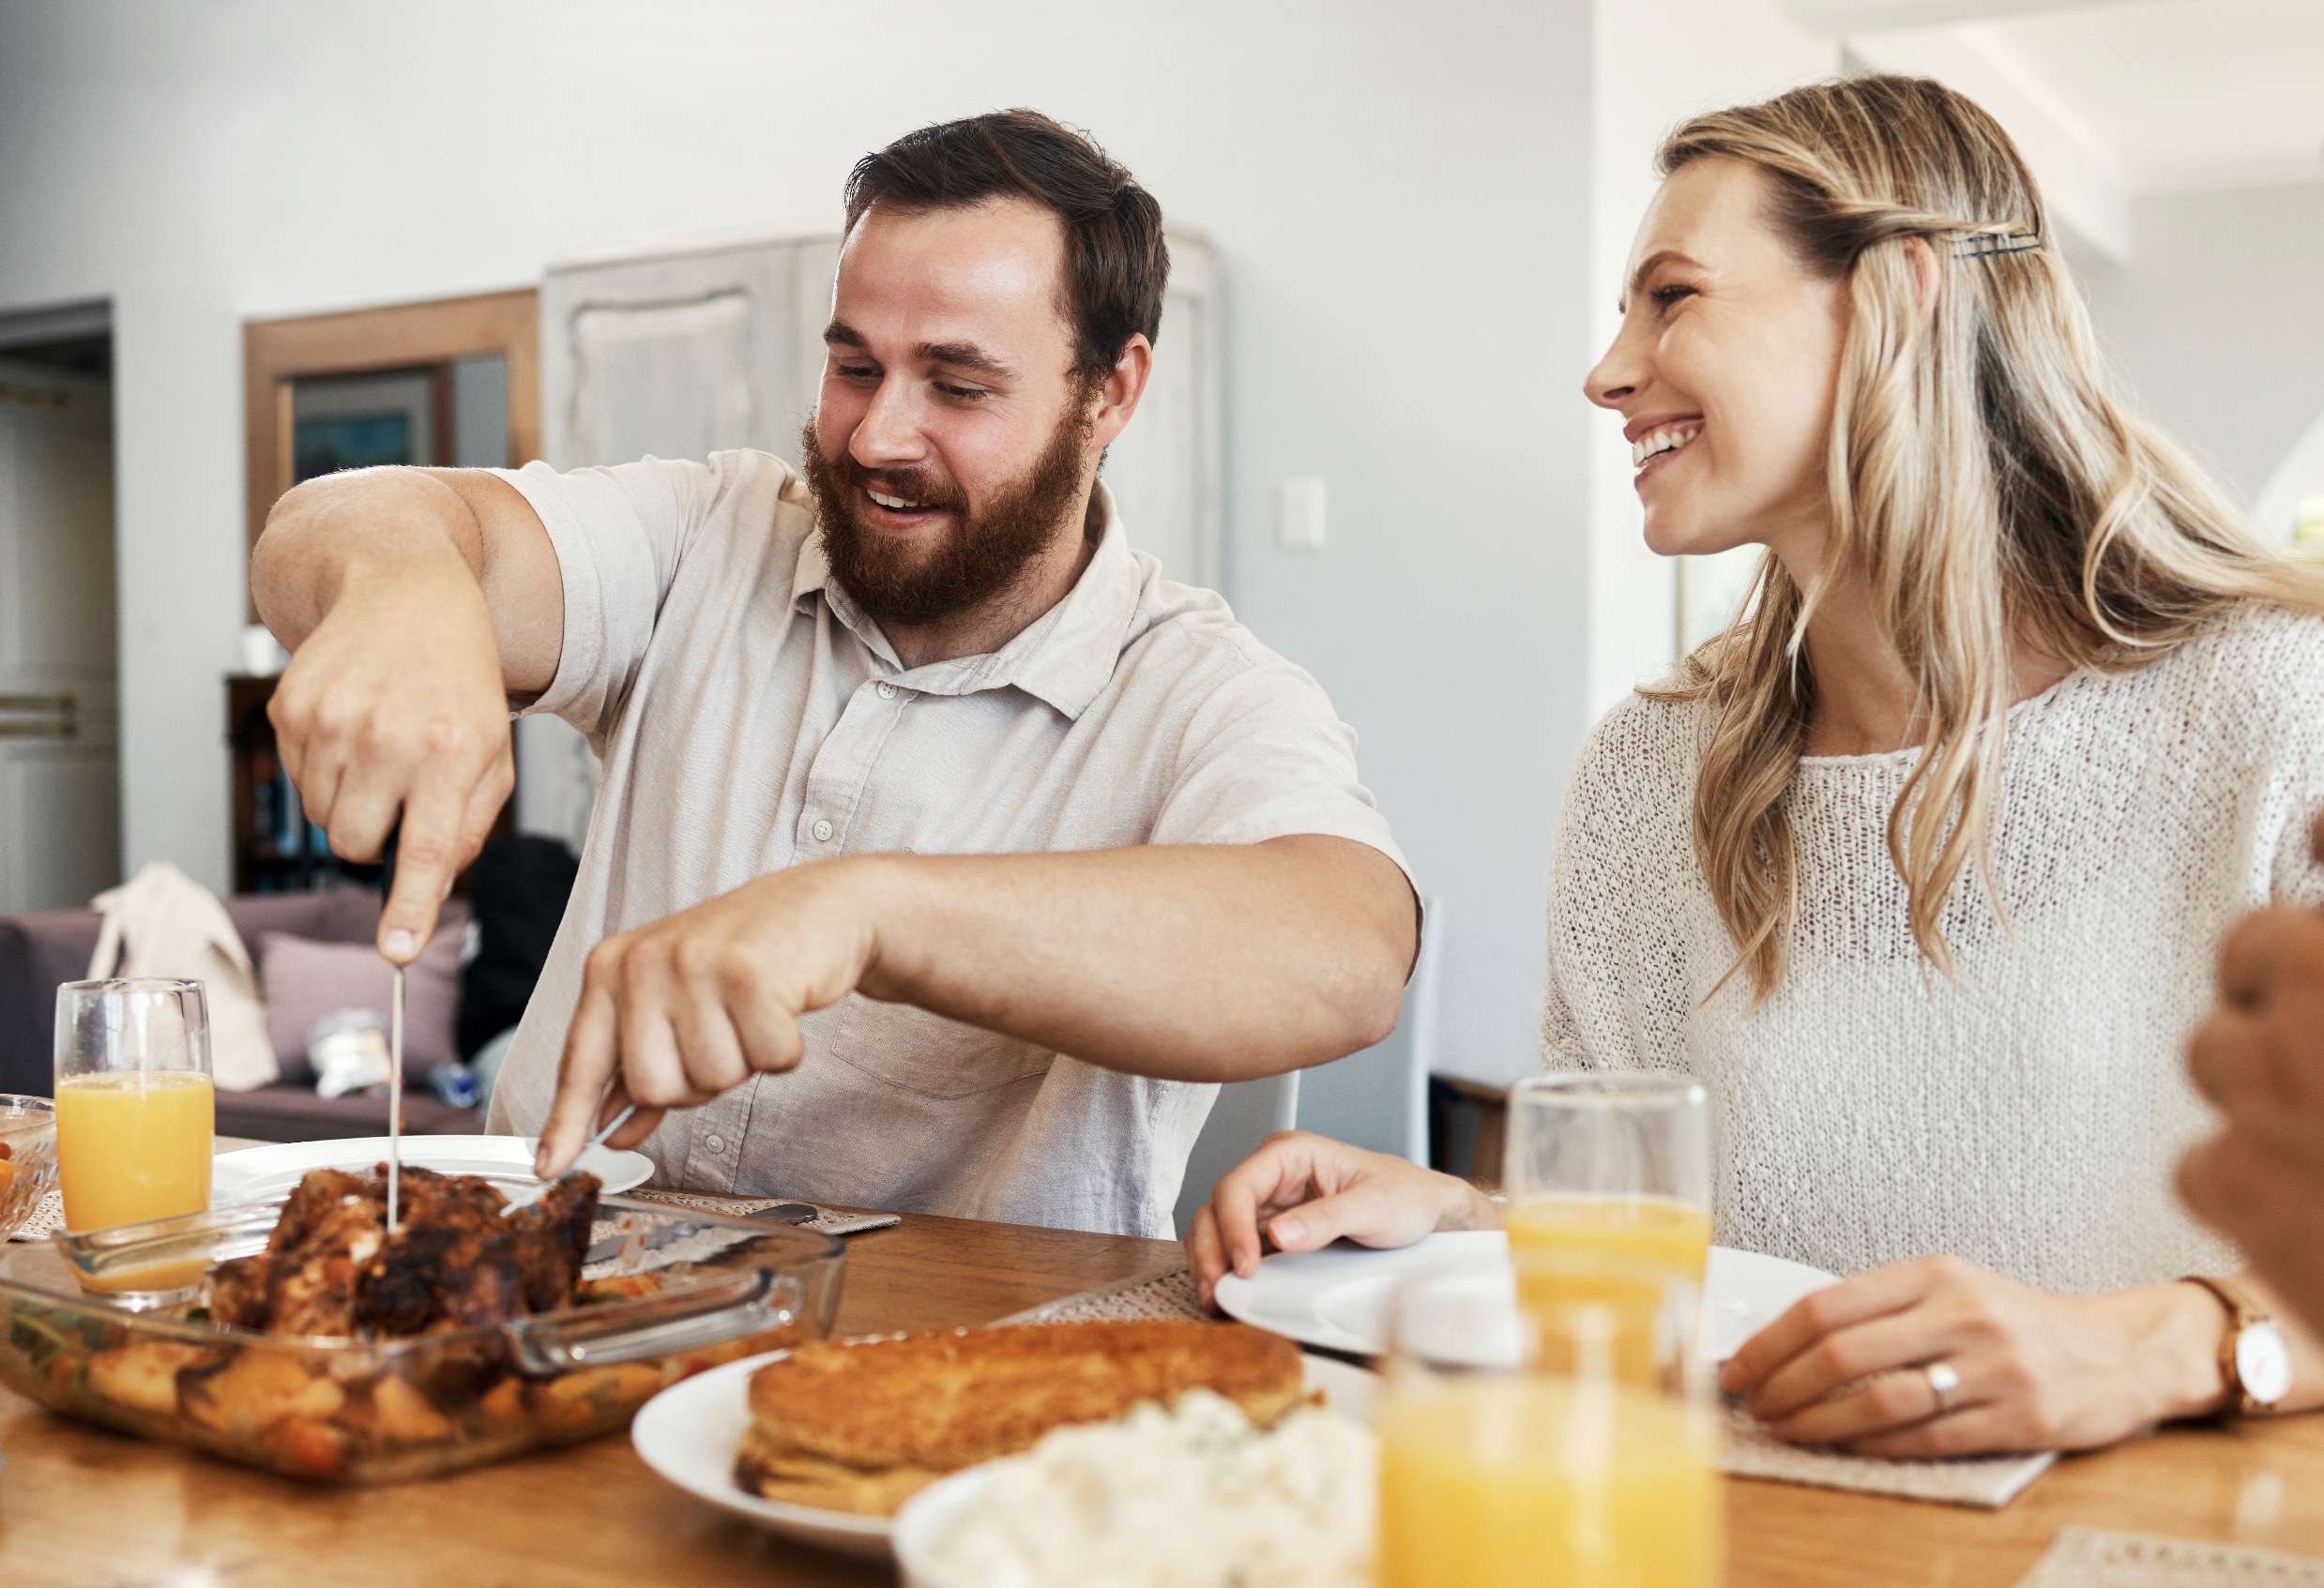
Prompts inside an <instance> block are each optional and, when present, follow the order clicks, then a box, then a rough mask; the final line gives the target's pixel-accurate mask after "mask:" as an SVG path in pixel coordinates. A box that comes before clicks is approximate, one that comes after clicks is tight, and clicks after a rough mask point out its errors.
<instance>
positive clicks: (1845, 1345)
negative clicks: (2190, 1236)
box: [1719, 1257, 2225, 1458]
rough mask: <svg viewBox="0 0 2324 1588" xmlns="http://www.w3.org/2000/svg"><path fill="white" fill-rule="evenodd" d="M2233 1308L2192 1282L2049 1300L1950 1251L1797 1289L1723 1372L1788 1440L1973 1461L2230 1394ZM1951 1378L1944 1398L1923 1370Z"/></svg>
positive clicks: (2109, 1432) (2121, 1429)
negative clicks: (2228, 1341)
mask: <svg viewBox="0 0 2324 1588" xmlns="http://www.w3.org/2000/svg"><path fill="white" fill-rule="evenodd" d="M2224 1329H2225V1311H2224V1309H2223V1308H2221V1307H2220V1306H2219V1304H2218V1303H2217V1302H2216V1301H2214V1300H2212V1299H2211V1297H2210V1294H2209V1293H2207V1292H2204V1291H2201V1290H2199V1289H2197V1288H2196V1287H2195V1286H2193V1285H2157V1286H2151V1287H2149V1288H2147V1289H2144V1290H2134V1291H2123V1292H2119V1293H2115V1294H2112V1295H2099V1296H2067V1295H2055V1294H2052V1293H2049V1292H2046V1291H2040V1290H2036V1289H2034V1288H2033V1287H2031V1286H2029V1285H2021V1284H2018V1283H2016V1282H2015V1281H2014V1280H2011V1279H2005V1278H2001V1277H2000V1276H1999V1275H1997V1274H1992V1273H1988V1272H1986V1271H1985V1270H1984V1269H1982V1268H1979V1267H1977V1266H1976V1265H1975V1264H1973V1263H1966V1262H1964V1261H1962V1260H1961V1259H1959V1258H1957V1257H1929V1258H1919V1259H1915V1260H1914V1261H1912V1262H1909V1263H1891V1264H1889V1265H1888V1266H1887V1267H1885V1268H1876V1269H1873V1270H1871V1271H1870V1272H1869V1273H1864V1274H1860V1275H1857V1276H1856V1277H1855V1278H1850V1279H1845V1280H1842V1281H1841V1282H1840V1283H1839V1284H1836V1285H1833V1286H1831V1287H1830V1288H1829V1289H1827V1290H1821V1291H1817V1292H1816V1293H1814V1294H1813V1295H1809V1296H1806V1297H1804V1298H1802V1299H1801V1300H1800V1302H1798V1303H1797V1304H1796V1305H1794V1306H1793V1307H1792V1308H1791V1309H1790V1310H1789V1311H1787V1312H1785V1314H1784V1315H1783V1316H1782V1317H1780V1318H1778V1319H1777V1320H1776V1321H1775V1322H1774V1323H1770V1324H1769V1325H1768V1326H1767V1327H1766V1328H1764V1329H1762V1330H1760V1331H1759V1333H1757V1334H1756V1335H1754V1336H1753V1337H1752V1338H1750V1339H1748V1340H1746V1341H1744V1342H1743V1347H1742V1349H1741V1350H1740V1351H1739V1352H1737V1353H1736V1354H1735V1355H1734V1357H1733V1358H1732V1359H1731V1360H1730V1361H1729V1362H1728V1363H1727V1364H1726V1366H1725V1368H1724V1369H1722V1370H1721V1372H1720V1375H1719V1384H1720V1387H1721V1388H1723V1389H1725V1390H1727V1391H1729V1392H1731V1393H1735V1394H1740V1395H1745V1396H1748V1397H1749V1406H1750V1410H1751V1413H1752V1414H1753V1415H1754V1416H1755V1417H1758V1418H1760V1419H1761V1420H1762V1421H1764V1422H1766V1423H1767V1424H1768V1425H1769V1429H1770V1432H1772V1433H1773V1434H1774V1435H1775V1436H1776V1437H1777V1438H1779V1439H1784V1440H1788V1441H1789V1442H1791V1443H1792V1444H1832V1445H1838V1446H1840V1447H1841V1448H1843V1449H1846V1450H1848V1451H1850V1452H1852V1453H1855V1454H1859V1455H1866V1456H1902V1457H1923V1458H1925V1457H1933V1456H1965V1455H1971V1454H1975V1453H1980V1452H1991V1451H2006V1450H2076V1449H2086V1448H2089V1447H2091V1446H2095V1445H2101V1444H2113V1443H2114V1442H2115V1441H2117V1440H2119V1439H2121V1438H2123V1437H2125V1436H2126V1435H2129V1434H2131V1433H2134V1432H2136V1431H2137V1430H2138V1429H2141V1428H2143V1427H2145V1426H2146V1425H2148V1424H2150V1423H2155V1422H2160V1421H2162V1420H2164V1419H2165V1418H2168V1417H2175V1416H2187V1415H2191V1414H2195V1413H2197V1412H2200V1411H2204V1410H2207V1409H2208V1408H2209V1407H2210V1405H2212V1404H2214V1403H2216V1402H2217V1400H2218V1399H2219V1398H2220V1394H2221V1383H2220V1377H2219V1369H2218V1357H2217V1353H2218V1347H2219V1340H2220V1337H2221V1334H2222V1332H2223V1330H2224ZM1933 1363H1943V1364H1945V1365H1946V1366H1948V1367H1950V1368H1951V1369H1952V1374H1953V1376H1954V1377H1956V1378H1957V1380H1958V1386H1957V1387H1956V1388H1954V1389H1953V1390H1952V1391H1951V1392H1950V1393H1949V1394H1948V1395H1946V1396H1945V1397H1943V1398H1942V1402H1941V1404H1940V1399H1939V1397H1938V1395H1937V1391H1936V1389H1935V1387H1933V1385H1932V1384H1931V1382H1930V1378H1929V1375H1928V1373H1927V1372H1926V1371H1925V1370H1924V1369H1925V1368H1926V1366H1927V1365H1929V1364H1933Z"/></svg>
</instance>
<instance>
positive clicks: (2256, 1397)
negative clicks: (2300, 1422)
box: [2186, 1274, 2292, 1417]
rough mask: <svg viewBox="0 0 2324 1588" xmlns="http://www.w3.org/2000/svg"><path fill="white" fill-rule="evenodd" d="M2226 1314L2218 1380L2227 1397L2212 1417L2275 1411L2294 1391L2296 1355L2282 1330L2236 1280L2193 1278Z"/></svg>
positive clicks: (2241, 1415) (2253, 1414) (2195, 1276)
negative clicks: (2286, 1396) (2223, 1380)
mask: <svg viewBox="0 0 2324 1588" xmlns="http://www.w3.org/2000/svg"><path fill="white" fill-rule="evenodd" d="M2186 1282H2187V1283H2188V1284H2191V1285H2201V1286H2202V1287H2203V1288H2204V1289H2205V1290H2207V1291H2209V1292H2210V1293H2211V1294H2212V1295H2214V1296H2216V1297H2218V1298H2219V1305H2220V1306H2222V1307H2224V1308H2226V1309H2227V1333H2226V1335H2225V1338H2222V1339H2221V1340H2220V1342H2219V1376H2220V1377H2221V1378H2223V1379H2225V1381H2226V1384H2227V1391H2226V1395H2225V1398H2224V1399H2222V1400H2221V1401H2220V1404H2219V1408H2218V1410H2217V1412H2216V1413H2214V1415H2220V1416H2224V1415H2225V1414H2228V1413H2233V1414H2236V1415H2237V1416H2240V1417H2255V1416H2258V1415H2259V1414H2262V1413H2265V1412H2268V1411H2271V1410H2272V1409H2273V1408H2274V1406H2275V1404H2276V1402H2277V1401H2279V1400H2281V1399H2284V1397H2285V1395H2286V1392H2288V1391H2289V1390H2290V1389H2291V1387H2292V1351H2291V1347H2290V1345H2289V1344H2288V1343H2286V1340H2285V1338H2284V1331H2283V1329H2282V1328H2281V1327H2280V1326H2279V1325H2278V1324H2277V1323H2276V1321H2275V1320H2274V1319H2273V1318H2271V1317H2269V1316H2268V1312H2267V1308H2264V1307H2262V1306H2260V1305H2259V1303H2258V1302H2257V1301H2256V1300H2255V1299H2254V1298H2253V1296H2252V1294H2251V1293H2250V1292H2248V1291H2246V1290H2245V1289H2244V1288H2243V1287H2242V1286H2241V1285H2239V1284H2237V1283H2236V1282H2235V1281H2234V1280H2233V1279H2213V1278H2207V1277H2205V1276H2204V1275H2201V1274H2190V1275H2188V1276H2187V1279H2186Z"/></svg>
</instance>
